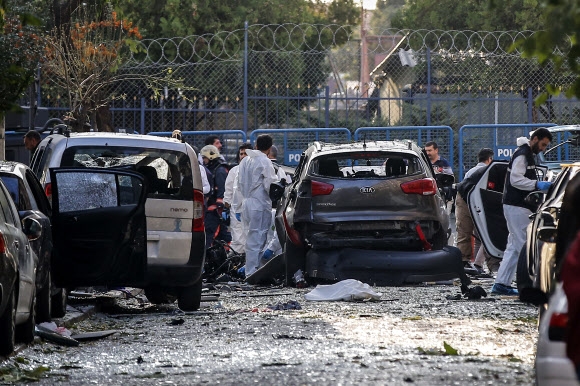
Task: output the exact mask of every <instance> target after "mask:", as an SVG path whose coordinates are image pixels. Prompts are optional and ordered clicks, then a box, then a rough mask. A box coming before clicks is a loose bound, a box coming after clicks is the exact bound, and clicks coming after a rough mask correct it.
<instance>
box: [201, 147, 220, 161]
mask: <svg viewBox="0 0 580 386" xmlns="http://www.w3.org/2000/svg"><path fill="white" fill-rule="evenodd" d="M199 153H200V154H201V156H202V157H205V158H207V159H208V160H210V161H213V160H214V159H216V158H219V156H220V151H219V150H218V148H217V147H215V146H214V145H205V146H204V147H202V148H201V151H200V152H199Z"/></svg>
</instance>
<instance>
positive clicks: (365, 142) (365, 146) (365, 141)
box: [363, 133, 367, 150]
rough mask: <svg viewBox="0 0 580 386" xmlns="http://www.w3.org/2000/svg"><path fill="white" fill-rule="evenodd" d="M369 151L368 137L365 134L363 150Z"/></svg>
mask: <svg viewBox="0 0 580 386" xmlns="http://www.w3.org/2000/svg"><path fill="white" fill-rule="evenodd" d="M366 149H367V135H366V133H365V135H364V137H363V150H366Z"/></svg>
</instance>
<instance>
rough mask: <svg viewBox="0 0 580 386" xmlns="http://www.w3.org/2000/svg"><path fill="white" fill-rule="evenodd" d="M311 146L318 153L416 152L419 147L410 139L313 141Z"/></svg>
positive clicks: (419, 149)
mask: <svg viewBox="0 0 580 386" xmlns="http://www.w3.org/2000/svg"><path fill="white" fill-rule="evenodd" d="M312 147H313V148H314V149H315V150H314V151H316V152H317V153H319V154H323V153H351V152H353V151H400V152H412V153H415V154H416V153H418V152H420V151H421V148H420V147H419V146H418V145H417V144H416V143H415V142H413V141H411V140H392V141H359V142H351V143H328V142H314V144H313V145H312Z"/></svg>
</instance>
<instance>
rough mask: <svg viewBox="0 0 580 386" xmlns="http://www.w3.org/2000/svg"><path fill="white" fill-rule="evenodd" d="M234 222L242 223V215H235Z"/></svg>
mask: <svg viewBox="0 0 580 386" xmlns="http://www.w3.org/2000/svg"><path fill="white" fill-rule="evenodd" d="M236 220H238V221H240V222H241V221H242V214H241V213H236Z"/></svg>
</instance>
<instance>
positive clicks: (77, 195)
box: [31, 127, 205, 311]
mask: <svg viewBox="0 0 580 386" xmlns="http://www.w3.org/2000/svg"><path fill="white" fill-rule="evenodd" d="M57 129H58V130H60V131H59V132H55V133H53V134H51V135H49V136H48V137H46V138H45V139H44V140H43V141H41V143H40V144H39V146H38V149H37V153H36V155H35V157H34V160H33V163H32V165H31V168H32V170H33V171H34V173H35V174H36V175H37V176H38V178H39V180H40V182H41V184H42V185H43V187H44V191H45V194H46V195H47V197H48V198H49V200H50V202H51V204H52V223H53V243H54V250H55V253H54V254H53V264H52V266H53V280H54V282H55V284H57V285H58V286H61V287H65V288H68V289H70V288H75V287H91V286H108V287H115V286H132V287H137V288H144V289H145V294H146V296H147V298H148V299H149V300H150V301H151V302H152V303H155V304H159V303H166V302H172V301H174V300H175V299H177V301H178V305H179V307H180V308H181V309H183V310H187V311H190V310H195V309H197V308H199V304H200V300H201V289H202V280H201V273H202V269H203V264H204V258H205V232H204V231H205V229H204V223H203V192H202V182H201V175H200V171H199V165H198V163H197V155H196V154H195V152H194V150H193V148H192V147H191V146H190V145H189V144H187V143H184V142H182V141H180V140H178V139H173V138H163V137H155V136H148V135H138V134H127V133H103V132H89V133H71V132H69V131H68V130H67V129H66V128H62V127H57Z"/></svg>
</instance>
